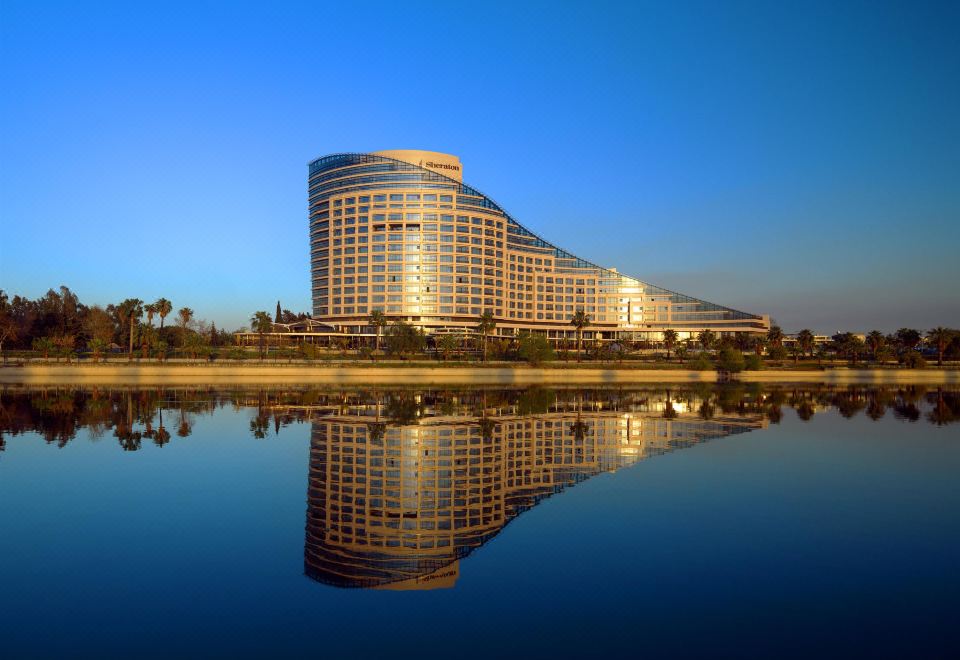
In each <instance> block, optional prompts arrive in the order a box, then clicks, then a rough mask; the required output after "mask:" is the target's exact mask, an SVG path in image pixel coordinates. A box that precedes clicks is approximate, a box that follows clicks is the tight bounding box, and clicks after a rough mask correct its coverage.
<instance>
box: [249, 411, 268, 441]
mask: <svg viewBox="0 0 960 660" xmlns="http://www.w3.org/2000/svg"><path fill="white" fill-rule="evenodd" d="M250 432H251V433H253V437H254V438H257V439H258V440H262V439H263V438H266V437H267V436H268V435H270V416H269V415H263V414H258V415H257V416H256V417H254V418H253V419H251V420H250Z"/></svg>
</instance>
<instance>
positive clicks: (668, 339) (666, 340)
mask: <svg viewBox="0 0 960 660" xmlns="http://www.w3.org/2000/svg"><path fill="white" fill-rule="evenodd" d="M676 345H677V331H676V330H674V329H672V328H671V329H670V330H664V331H663V346H664V348H666V349H667V361H668V362H669V360H670V351H672V350H673V347H674V346H676Z"/></svg>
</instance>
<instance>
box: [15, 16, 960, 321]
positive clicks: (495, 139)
mask: <svg viewBox="0 0 960 660" xmlns="http://www.w3.org/2000/svg"><path fill="white" fill-rule="evenodd" d="M958 26H960V4H958V3H955V2H954V3H946V2H945V3H934V2H902V3H883V2H863V3H859V2H844V3H831V2H825V3H816V2H813V3H772V2H757V3H739V2H704V3H696V2H677V3H666V2H665V3H644V2H630V3H615V2H590V3H586V2H585V3H564V2H546V3H533V2H523V3H516V2H514V3H477V4H475V5H472V6H471V5H467V4H465V3H458V2H403V3H396V2H388V3H383V4H380V3H376V2H366V3H343V2H341V3H334V4H329V5H327V4H326V3H320V2H309V3H286V2H277V3H264V2H260V3H251V4H248V5H244V4H242V3H231V2H222V3H216V2H193V3H183V4H180V5H177V4H174V3H155V4H150V3H117V4H109V3H106V2H98V3H90V4H89V5H87V6H84V5H82V4H80V3H71V4H62V5H61V4H58V3H37V2H10V1H9V0H2V2H0V31H2V39H0V85H2V90H3V93H2V94H0V223H2V232H0V288H3V289H5V290H7V291H8V292H11V293H20V294H25V295H28V296H30V297H36V296H39V295H42V294H43V293H44V292H45V291H46V290H47V289H48V288H50V287H57V286H59V285H60V284H66V285H68V286H70V287H71V288H72V289H73V290H74V291H76V292H77V293H78V294H79V295H80V297H81V299H82V300H83V301H85V302H87V303H90V304H92V303H100V304H106V303H109V302H117V301H120V300H122V299H123V298H126V297H139V298H143V299H145V300H152V299H155V298H156V297H159V296H165V297H167V298H170V299H171V300H172V301H173V303H174V305H176V306H178V307H179V306H189V307H192V308H193V309H194V310H196V312H197V315H198V317H200V318H206V319H208V320H213V321H216V323H217V324H218V325H220V326H226V327H228V328H236V327H239V326H240V325H244V324H246V323H247V322H248V321H247V320H248V319H249V317H250V315H251V314H252V313H253V312H254V311H256V310H260V309H267V310H272V309H273V308H274V306H275V305H276V301H277V299H280V300H281V302H282V304H283V306H284V307H287V308H290V309H292V310H295V311H301V310H303V311H306V310H308V309H309V307H310V301H309V295H310V290H309V268H308V246H307V229H306V174H307V168H306V164H307V162H308V161H309V160H311V159H312V158H315V157H317V156H320V155H323V154H327V153H333V152H340V151H373V150H379V149H402V148H420V149H430V150H436V151H444V152H448V153H454V154H457V155H458V156H459V157H460V158H461V159H462V161H463V164H464V176H465V180H466V181H467V182H469V183H470V184H472V185H474V186H475V187H477V188H479V189H480V190H482V191H484V192H485V193H487V194H488V195H490V196H491V197H493V198H494V199H496V200H497V201H498V202H500V203H501V204H502V205H503V206H504V207H505V208H507V209H508V210H509V211H510V212H511V214H512V215H513V216H514V217H516V218H517V219H519V220H520V221H521V222H523V223H524V224H526V225H527V226H528V227H530V228H531V229H533V230H535V231H537V232H539V233H540V234H542V235H543V236H544V237H545V238H547V239H548V240H552V241H553V242H555V243H556V244H558V245H560V246H561V247H564V248H567V249H569V250H571V251H573V252H575V253H578V254H581V255H582V256H584V257H586V258H588V259H591V260H593V261H595V262H598V263H601V264H605V265H610V266H617V267H618V268H619V269H620V270H621V271H623V272H626V273H629V274H631V275H635V276H637V277H640V278H642V279H645V280H647V281H650V282H653V283H655V284H659V285H661V286H665V287H669V288H673V289H676V290H679V291H682V292H684V293H689V294H691V295H695V296H698V297H702V298H705V299H707V300H711V301H714V302H718V303H721V304H726V305H729V306H732V307H736V308H739V309H744V310H746V311H752V312H758V313H769V314H771V315H772V316H773V317H774V318H775V319H777V320H778V321H779V322H780V323H781V324H782V325H783V326H784V328H785V329H787V330H788V331H792V330H797V329H799V328H801V327H811V328H814V329H815V330H818V331H825V332H834V331H836V330H845V329H851V330H869V329H871V328H875V327H876V328H880V329H882V330H892V329H895V328H897V327H900V326H903V325H909V326H918V327H923V328H929V327H931V326H934V325H940V324H943V325H953V326H955V327H957V326H960V286H958V284H957V283H958V282H960V258H958V256H957V255H958V252H960V84H958V81H960V46H958V43H960V40H958V39H956V31H957V29H958ZM584 225H586V226H588V227H589V231H588V232H586V233H585V232H584V231H583V226H584Z"/></svg>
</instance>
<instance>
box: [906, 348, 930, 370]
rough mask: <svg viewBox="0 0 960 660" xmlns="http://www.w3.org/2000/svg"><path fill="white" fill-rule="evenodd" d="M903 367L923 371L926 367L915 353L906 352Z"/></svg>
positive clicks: (923, 361) (921, 358)
mask: <svg viewBox="0 0 960 660" xmlns="http://www.w3.org/2000/svg"><path fill="white" fill-rule="evenodd" d="M903 366H905V367H906V368H907V369H923V368H924V367H925V366H927V361H926V360H924V359H923V356H922V355H920V354H919V353H917V352H916V351H907V352H906V353H904V355H903Z"/></svg>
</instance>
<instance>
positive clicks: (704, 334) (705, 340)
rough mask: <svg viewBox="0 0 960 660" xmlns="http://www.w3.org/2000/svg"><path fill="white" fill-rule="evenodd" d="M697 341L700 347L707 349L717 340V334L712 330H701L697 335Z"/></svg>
mask: <svg viewBox="0 0 960 660" xmlns="http://www.w3.org/2000/svg"><path fill="white" fill-rule="evenodd" d="M697 341H699V342H700V348H702V349H703V350H705V351H709V350H710V349H711V348H713V345H714V344H715V343H716V341H717V335H716V334H714V332H713V330H703V331H701V332H700V333H699V334H698V335H697Z"/></svg>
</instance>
